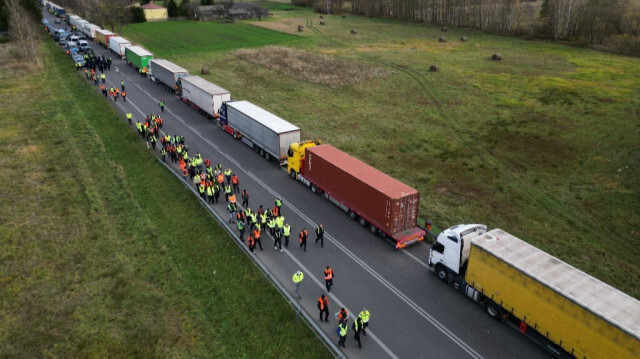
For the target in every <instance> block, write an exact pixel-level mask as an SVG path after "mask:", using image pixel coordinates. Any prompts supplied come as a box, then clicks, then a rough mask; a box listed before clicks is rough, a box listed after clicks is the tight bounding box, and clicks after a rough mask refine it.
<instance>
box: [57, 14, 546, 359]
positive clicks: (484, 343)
mask: <svg viewBox="0 0 640 359" xmlns="http://www.w3.org/2000/svg"><path fill="white" fill-rule="evenodd" d="M45 17H46V18H49V19H50V21H51V23H53V18H52V17H51V16H50V15H49V14H48V13H45ZM92 46H93V48H94V50H95V52H96V54H97V55H102V54H104V55H105V56H106V57H111V58H113V65H112V66H111V71H108V72H107V73H106V76H107V82H108V83H109V84H112V85H113V86H119V84H120V80H124V81H125V85H126V89H127V102H123V101H122V100H121V99H120V100H118V101H117V102H114V101H113V100H107V99H105V101H109V102H110V103H111V104H112V105H113V106H114V107H115V108H116V109H117V110H118V111H119V112H120V113H122V114H123V116H122V118H123V121H124V113H126V112H131V113H132V114H133V117H134V122H135V121H138V120H142V119H143V117H144V116H145V115H148V114H151V113H160V107H159V106H158V103H159V101H160V100H164V102H165V104H166V108H165V112H164V114H163V119H164V128H163V130H164V131H165V132H167V133H169V134H180V135H183V136H185V138H186V142H187V144H188V145H189V147H190V151H189V152H190V155H193V154H195V153H196V152H200V153H201V154H202V155H203V157H204V158H209V159H211V162H213V163H221V164H222V167H223V168H227V167H229V168H231V169H232V170H233V171H234V172H235V173H236V174H237V175H238V176H239V178H240V188H241V189H242V188H246V189H247V190H248V191H249V193H250V201H249V207H251V208H252V209H256V208H257V207H258V206H259V205H260V204H263V205H264V206H265V208H266V207H272V206H273V204H274V200H275V198H277V197H280V198H282V199H283V201H284V205H283V215H284V216H285V217H286V221H287V222H288V223H290V224H291V227H292V236H291V241H290V243H289V246H288V248H287V249H286V250H285V252H284V253H280V252H279V251H274V249H273V241H272V240H271V238H270V237H269V236H268V235H265V236H264V237H263V239H262V245H263V248H264V251H260V250H259V249H258V250H257V251H256V253H255V256H256V257H257V258H258V259H259V260H260V261H262V262H263V263H264V264H265V265H266V266H267V267H268V268H269V269H270V270H271V271H272V272H273V273H274V274H275V276H276V277H277V279H278V280H279V281H280V282H281V283H282V284H283V285H284V286H285V287H286V288H290V290H291V291H293V290H294V286H293V284H292V282H291V276H292V274H293V273H294V272H295V271H296V270H302V271H303V272H304V273H305V280H304V282H303V285H302V299H301V300H300V303H301V304H302V306H303V307H304V308H305V310H306V311H307V312H308V313H309V314H310V315H311V317H313V318H316V320H317V322H318V324H319V326H320V327H321V328H323V330H324V331H325V332H326V333H327V334H328V335H329V336H330V337H331V338H335V340H336V342H337V340H338V337H337V335H336V332H335V329H336V326H337V321H336V319H335V318H334V317H333V313H335V312H337V311H338V309H340V307H341V306H344V307H346V308H347V309H348V310H349V313H350V314H351V315H352V320H353V315H357V314H358V312H360V310H361V309H362V308H363V307H366V308H367V309H368V310H369V311H370V312H371V322H370V326H369V329H368V332H369V336H367V337H364V338H363V340H362V342H363V348H362V349H358V347H357V343H356V342H355V341H354V340H353V339H352V338H353V331H352V330H351V322H352V320H351V321H350V323H349V334H348V339H347V342H346V348H345V349H344V350H343V351H344V354H345V355H347V356H348V357H350V358H388V357H392V358H418V357H421V358H540V357H548V355H547V354H546V352H544V351H543V350H542V349H541V348H539V347H537V346H536V345H534V344H533V343H532V342H530V341H529V340H527V339H526V338H524V337H523V336H522V335H520V334H519V333H518V332H517V331H516V330H514V329H512V328H510V327H508V326H507V325H505V324H503V323H500V322H497V321H494V320H492V319H490V318H489V317H488V316H487V315H486V314H485V313H484V310H483V308H481V307H480V306H478V305H477V304H475V303H474V302H472V301H471V300H469V299H467V298H466V297H464V296H463V295H461V294H459V293H457V292H456V291H455V290H454V289H453V288H452V287H450V286H448V285H446V284H444V283H442V282H440V281H439V280H438V279H437V277H436V276H434V275H433V274H432V273H431V272H430V271H429V270H428V268H427V264H426V256H427V252H428V248H427V245H426V244H424V243H420V244H418V245H415V246H412V247H410V248H408V249H405V250H400V251H396V250H395V249H394V247H393V246H392V245H391V244H390V243H388V242H387V241H385V240H383V239H382V238H380V237H376V236H373V235H372V234H371V233H370V232H369V231H368V230H367V229H364V228H362V227H360V226H359V224H358V223H357V222H355V221H352V220H351V219H350V218H349V217H348V216H347V215H346V213H344V212H343V211H342V210H340V209H339V208H338V207H336V206H335V205H333V204H332V203H331V202H329V201H327V200H326V199H324V198H323V197H321V196H318V195H315V194H313V193H312V192H311V191H310V190H309V189H308V188H306V187H305V186H304V185H303V184H302V183H300V182H295V181H294V180H292V179H291V178H289V176H288V175H287V173H286V171H283V170H282V169H280V168H279V167H278V166H276V165H275V164H273V163H269V162H267V161H266V160H265V159H263V158H261V157H260V156H259V155H258V154H256V153H254V152H253V150H252V149H250V148H249V147H247V146H246V145H244V144H243V143H242V142H241V141H237V140H235V139H233V138H232V137H231V136H229V135H228V134H226V133H224V132H223V131H222V130H221V129H220V127H219V126H216V125H215V123H214V122H212V121H211V120H208V119H206V118H204V117H203V116H201V115H200V114H198V113H197V112H196V111H195V110H193V109H192V108H191V107H189V106H187V105H186V104H184V103H183V102H181V101H180V99H179V98H178V97H177V96H176V95H174V94H170V93H168V92H167V91H165V90H164V89H163V88H162V87H161V86H158V85H156V84H154V83H153V82H151V81H150V80H149V79H146V78H142V77H140V76H139V74H138V73H137V71H136V70H134V69H132V68H131V67H129V66H128V65H127V64H126V63H125V62H124V61H122V60H120V59H118V58H117V57H116V55H115V54H114V53H112V52H110V51H108V50H106V49H104V48H102V47H101V46H100V45H99V44H97V43H93V44H92ZM149 50H150V51H151V52H153V49H149ZM178 64H179V63H178ZM69 66H73V65H72V62H71V61H69ZM228 90H230V91H231V93H232V98H233V89H228ZM95 91H98V92H99V89H98V88H95ZM234 99H235V98H234ZM236 100H237V99H236ZM247 100H249V101H251V100H252V99H251V98H248V99H247ZM287 120H289V121H291V122H294V123H295V119H287ZM132 130H134V129H133V128H132ZM174 167H175V166H174ZM175 170H176V171H177V170H178V169H177V167H176V168H175ZM422 198H423V200H426V199H427V198H428V194H424V193H423V194H422ZM212 207H213V209H214V210H215V211H217V212H218V213H220V214H221V215H222V218H226V206H225V204H224V201H222V202H221V203H220V204H216V205H213V206H212ZM318 223H322V224H323V225H324V227H325V230H326V232H325V241H324V242H325V243H324V248H320V246H319V245H316V244H315V243H314V241H315V234H314V233H313V232H314V228H315V226H316V224H318ZM303 227H306V228H307V229H308V230H309V233H310V235H309V242H308V244H307V251H306V252H304V251H302V250H301V249H299V247H298V239H297V235H298V233H299V231H300V230H301V229H302V228H303ZM236 233H237V232H234V235H235V234H236ZM236 237H237V236H236ZM229 240H231V239H229ZM327 265H330V266H331V267H332V268H333V269H334V270H335V273H336V279H335V281H334V284H335V285H334V287H333V289H332V291H331V293H330V295H329V301H330V305H329V308H330V313H331V317H330V322H329V323H324V322H320V321H319V319H318V310H317V308H316V299H317V298H318V297H319V296H320V295H321V294H322V293H324V292H325V288H324V277H323V269H324V268H325V266H327Z"/></svg>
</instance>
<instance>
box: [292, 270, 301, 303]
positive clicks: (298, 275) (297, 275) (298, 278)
mask: <svg viewBox="0 0 640 359" xmlns="http://www.w3.org/2000/svg"><path fill="white" fill-rule="evenodd" d="M292 279H293V284H295V285H296V294H298V299H302V295H301V291H300V285H301V284H302V280H303V279H304V274H303V273H302V272H301V271H297V272H295V273H293V278H292Z"/></svg>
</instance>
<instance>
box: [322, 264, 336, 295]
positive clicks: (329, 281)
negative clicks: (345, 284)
mask: <svg viewBox="0 0 640 359" xmlns="http://www.w3.org/2000/svg"><path fill="white" fill-rule="evenodd" d="M333 278H334V277H333V269H332V268H331V267H329V266H327V269H325V270H324V283H325V285H326V286H327V293H328V292H331V287H332V286H333Z"/></svg>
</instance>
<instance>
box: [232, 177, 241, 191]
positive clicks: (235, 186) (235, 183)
mask: <svg viewBox="0 0 640 359" xmlns="http://www.w3.org/2000/svg"><path fill="white" fill-rule="evenodd" d="M231 184H232V185H233V192H235V193H240V179H239V178H238V176H237V175H236V174H235V173H233V174H232V175H231Z"/></svg>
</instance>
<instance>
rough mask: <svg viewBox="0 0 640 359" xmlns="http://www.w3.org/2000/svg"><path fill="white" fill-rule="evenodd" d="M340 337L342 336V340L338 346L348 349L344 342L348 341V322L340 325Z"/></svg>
mask: <svg viewBox="0 0 640 359" xmlns="http://www.w3.org/2000/svg"><path fill="white" fill-rule="evenodd" d="M338 335H339V336H340V340H339V341H338V346H342V347H343V348H346V346H345V345H344V341H345V339H347V323H346V322H342V321H341V322H340V323H339V324H338Z"/></svg>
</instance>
